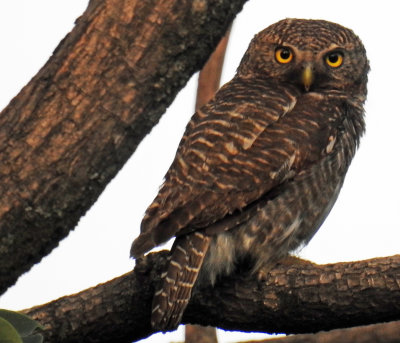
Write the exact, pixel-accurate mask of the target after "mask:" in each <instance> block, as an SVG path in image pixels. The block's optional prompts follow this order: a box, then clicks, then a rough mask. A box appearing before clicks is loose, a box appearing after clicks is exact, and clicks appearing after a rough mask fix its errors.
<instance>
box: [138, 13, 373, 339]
mask: <svg viewBox="0 0 400 343" xmlns="http://www.w3.org/2000/svg"><path fill="white" fill-rule="evenodd" d="M368 71H369V64H368V60H367V57H366V52H365V49H364V46H363V44H362V42H361V41H360V39H359V38H358V37H357V36H356V35H355V34H354V33H353V31H351V30H349V29H347V28H345V27H343V26H340V25H338V24H335V23H332V22H328V21H324V20H304V19H285V20H281V21H279V22H277V23H275V24H273V25H271V26H269V27H267V28H266V29H264V30H263V31H261V32H260V33H258V34H257V35H256V36H255V37H254V38H253V40H252V41H251V43H250V45H249V48H248V49H247V51H246V53H245V55H244V57H243V58H242V61H241V63H240V65H239V67H238V69H237V72H236V75H235V76H234V78H233V79H232V80H231V81H230V82H228V83H227V84H225V85H224V86H223V87H222V88H221V89H220V90H219V91H218V92H217V93H216V95H215V97H214V98H213V99H212V100H210V101H209V102H208V103H207V104H206V105H205V106H203V107H202V108H201V109H200V110H198V111H197V112H196V113H195V114H194V116H193V117H192V118H191V120H190V122H189V123H188V125H187V127H186V131H185V133H184V136H183V138H182V140H181V142H180V145H179V147H178V150H177V153H176V156H175V159H174V161H173V163H172V165H171V167H170V169H169V170H168V172H167V174H166V176H165V180H164V183H163V185H162V186H161V188H160V190H159V193H158V195H157V196H156V198H155V199H154V201H153V203H152V204H151V205H150V206H149V207H148V209H147V211H146V213H145V216H144V218H143V221H142V224H141V233H140V235H139V237H138V238H136V240H135V241H134V242H133V244H132V249H131V255H132V256H133V257H134V258H138V257H141V256H143V254H144V253H146V252H148V251H149V250H151V249H152V248H153V247H155V246H157V245H159V244H161V243H164V242H166V241H168V240H169V239H171V238H172V237H175V241H174V244H173V246H172V248H171V251H170V255H169V262H168V266H167V269H166V271H165V272H164V273H163V274H162V275H161V279H162V282H161V284H160V287H159V288H158V289H157V290H156V292H155V295H154V298H153V308H152V317H151V324H152V326H153V328H154V329H156V330H161V331H166V330H171V329H174V328H176V327H177V326H178V325H179V322H180V321H181V318H182V314H183V312H184V310H185V308H186V305H187V304H188V301H189V299H190V297H191V294H192V291H193V289H194V286H195V283H196V288H197V287H198V285H207V284H214V283H215V281H216V280H217V278H218V277H219V276H223V275H227V274H229V273H231V272H232V271H233V270H234V269H235V267H236V266H237V265H240V264H244V266H243V265H241V268H240V270H241V271H242V270H248V272H249V273H255V274H256V275H259V276H262V275H265V273H267V272H268V270H269V269H271V268H272V267H273V266H274V265H275V264H276V263H277V261H278V260H279V259H281V258H283V257H285V256H286V255H287V254H288V253H290V252H291V251H293V250H296V249H298V248H299V247H301V246H304V245H305V244H307V243H308V241H309V240H310V239H311V238H312V236H313V235H314V234H315V232H316V231H317V230H318V228H319V227H320V225H321V224H322V222H323V221H324V220H325V218H326V216H327V215H328V213H329V212H330V210H331V208H332V206H333V204H334V203H335V201H336V199H337V197H338V194H339V191H340V189H341V187H342V185H343V181H344V178H345V175H346V171H347V169H348V167H349V165H350V163H351V160H352V158H353V156H354V154H355V151H356V149H357V147H358V145H359V140H360V137H361V136H362V134H363V132H364V129H365V123H364V110H363V104H364V102H365V99H366V94H367V87H366V85H367V74H368ZM243 268H244V269H243Z"/></svg>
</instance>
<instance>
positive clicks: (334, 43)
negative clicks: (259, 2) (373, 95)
mask: <svg viewBox="0 0 400 343" xmlns="http://www.w3.org/2000/svg"><path fill="white" fill-rule="evenodd" d="M368 71H369V64H368V59H367V56H366V53H365V48H364V46H363V44H362V42H361V40H360V39H359V38H358V37H357V36H356V35H355V34H354V32H353V31H351V30H349V29H347V28H345V27H343V26H341V25H338V24H335V23H331V22H328V21H324V20H305V19H285V20H281V21H279V22H277V23H275V24H273V25H271V26H269V27H267V28H266V29H264V30H263V31H261V32H260V33H258V34H257V35H256V36H255V37H254V38H253V40H252V41H251V43H250V46H249V48H248V50H247V52H246V54H245V55H244V57H243V59H242V62H241V63H240V66H239V68H238V75H239V76H242V77H249V76H250V77H257V78H265V79H268V80H271V79H272V80H276V81H277V82H280V83H281V82H287V83H290V84H294V85H296V86H298V87H300V88H301V90H302V91H305V92H308V91H315V92H318V91H322V90H332V89H334V90H340V91H346V92H347V93H350V94H352V95H354V96H358V97H363V98H364V97H365V96H366V92H367V90H366V84H367V74H368Z"/></svg>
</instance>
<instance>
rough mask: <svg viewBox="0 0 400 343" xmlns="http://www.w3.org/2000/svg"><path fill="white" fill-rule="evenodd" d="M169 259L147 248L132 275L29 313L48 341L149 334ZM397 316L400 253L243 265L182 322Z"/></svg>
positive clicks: (306, 326)
mask: <svg viewBox="0 0 400 343" xmlns="http://www.w3.org/2000/svg"><path fill="white" fill-rule="evenodd" d="M165 262H166V253H165V252H161V253H154V254H150V255H148V256H146V257H145V258H144V259H143V260H142V261H140V263H139V264H138V265H137V266H136V268H135V270H134V272H132V273H129V274H126V275H124V276H121V277H120V278H117V279H114V280H112V281H109V282H108V283H105V284H101V285H99V286H96V287H94V288H91V289H88V290H86V291H83V292H81V293H79V294H75V295H72V296H69V297H63V298H60V299H58V300H56V301H53V302H51V303H49V304H46V305H42V306H39V307H36V308H32V309H29V310H26V313H27V314H29V315H31V316H33V318H35V319H37V320H39V321H40V322H41V323H42V324H43V325H44V326H45V328H46V331H45V341H46V342H57V343H64V342H79V338H80V337H90V339H91V342H117V341H118V342H130V341H132V340H138V339H141V338H144V337H147V336H148V335H151V334H152V333H154V332H153V331H152V329H151V327H150V309H151V299H152V297H153V292H154V285H155V283H156V282H158V281H159V279H158V278H159V275H160V273H161V271H162V270H163V268H164V265H165ZM395 320H400V256H399V255H397V256H392V257H387V258H379V259H378V258H377V259H371V260H366V261H360V262H346V263H336V264H329V265H315V264H312V263H310V262H307V261H301V260H297V259H292V260H290V261H289V262H288V261H286V263H284V264H280V265H278V266H277V267H276V268H274V269H273V270H271V272H270V273H269V275H268V278H267V280H266V281H265V282H260V281H258V280H256V279H254V278H250V277H249V276H248V275H245V273H243V272H239V271H238V272H237V273H235V274H233V275H231V276H230V277H227V278H223V279H221V280H220V281H219V282H218V283H217V284H216V286H215V287H214V288H212V287H208V288H204V289H202V290H201V291H200V292H198V293H197V294H195V295H194V296H193V298H192V299H191V301H190V303H189V306H188V308H187V310H186V311H185V314H184V316H183V323H191V324H200V325H211V326H216V327H220V328H223V329H226V330H241V331H259V332H270V333H272V332H275V333H287V334H289V333H310V332H317V331H321V330H332V329H336V328H344V327H351V326H358V325H368V324H373V323H379V322H385V321H395ZM300 342H301V341H300ZM317 342H318V341H317Z"/></svg>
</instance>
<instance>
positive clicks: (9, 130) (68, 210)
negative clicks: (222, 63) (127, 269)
mask: <svg viewBox="0 0 400 343" xmlns="http://www.w3.org/2000/svg"><path fill="white" fill-rule="evenodd" d="M244 2H245V0H202V1H180V0H148V1H138V0H91V2H90V4H89V6H88V8H87V10H86V11H85V13H84V14H83V15H82V16H81V17H80V18H79V19H78V20H77V23H76V26H75V28H74V30H73V31H72V32H71V33H70V34H68V35H67V36H66V37H65V39H64V40H63V41H62V42H61V43H60V45H59V46H58V48H57V49H56V50H55V51H54V54H53V56H52V57H51V58H50V60H49V61H48V62H47V63H46V65H45V66H44V67H43V68H42V69H41V70H40V71H39V72H38V74H37V75H36V76H35V77H34V78H33V79H32V80H31V82H30V83H29V84H28V85H27V86H25V87H24V88H23V89H22V91H21V92H20V93H19V94H18V95H17V96H16V97H15V98H14V99H13V100H12V101H11V102H10V104H9V105H8V107H6V108H5V109H4V110H3V111H2V113H1V114H0V164H1V169H0V294H1V293H3V292H4V291H5V290H6V289H7V288H8V287H9V286H10V285H12V284H14V282H15V281H16V280H17V278H18V276H19V275H21V274H22V273H23V272H25V271H27V270H28V269H29V268H30V267H31V266H32V265H33V264H34V263H36V262H38V261H40V259H41V258H42V257H43V256H45V255H46V254H48V253H49V252H50V251H51V250H52V249H53V248H54V247H56V246H57V244H58V242H59V241H60V240H61V239H62V238H64V237H65V236H66V235H67V234H68V233H69V231H70V230H71V229H73V228H74V226H75V225H76V224H77V222H78V220H79V218H80V217H81V216H82V215H83V214H84V213H85V212H86V211H87V210H88V209H89V208H90V206H91V205H92V204H93V203H94V202H95V201H96V199H97V198H98V196H99V195H100V193H101V192H102V191H103V189H104V188H105V186H106V185H107V183H108V182H109V181H110V180H111V179H112V178H113V177H114V176H115V175H116V173H117V172H118V170H119V169H120V168H121V167H122V165H123V164H124V163H125V162H126V160H127V159H128V158H129V157H130V156H131V154H132V153H133V152H134V150H135V149H136V147H137V145H138V143H139V142H140V141H141V139H142V138H143V137H144V136H145V135H146V134H147V133H148V132H149V130H150V129H151V128H152V126H153V125H155V124H156V123H157V122H158V120H159V118H160V116H161V114H162V113H163V112H164V111H165V109H166V107H167V106H168V105H169V104H170V103H171V102H172V100H173V98H174V97H175V95H176V93H177V92H178V90H179V89H180V88H182V87H183V85H184V84H185V83H186V82H187V80H188V79H189V77H190V76H191V75H192V74H193V73H194V72H195V71H196V70H198V69H200V68H201V66H202V65H203V63H204V62H205V61H206V59H207V58H208V56H209V54H210V53H211V52H212V50H213V49H214V48H215V46H216V44H217V43H218V41H219V39H220V38H221V36H222V35H223V34H224V33H225V31H226V29H227V27H228V26H229V24H230V22H231V21H232V19H233V18H234V16H235V15H236V13H237V12H238V11H239V10H240V9H241V8H242V6H243V3H244Z"/></svg>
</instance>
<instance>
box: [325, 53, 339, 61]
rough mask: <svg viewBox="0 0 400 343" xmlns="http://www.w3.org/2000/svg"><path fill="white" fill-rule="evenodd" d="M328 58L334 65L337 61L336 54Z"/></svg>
mask: <svg viewBox="0 0 400 343" xmlns="http://www.w3.org/2000/svg"><path fill="white" fill-rule="evenodd" d="M328 58H329V62H331V63H336V62H337V61H338V60H339V56H338V54H331V55H329V57H328Z"/></svg>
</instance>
